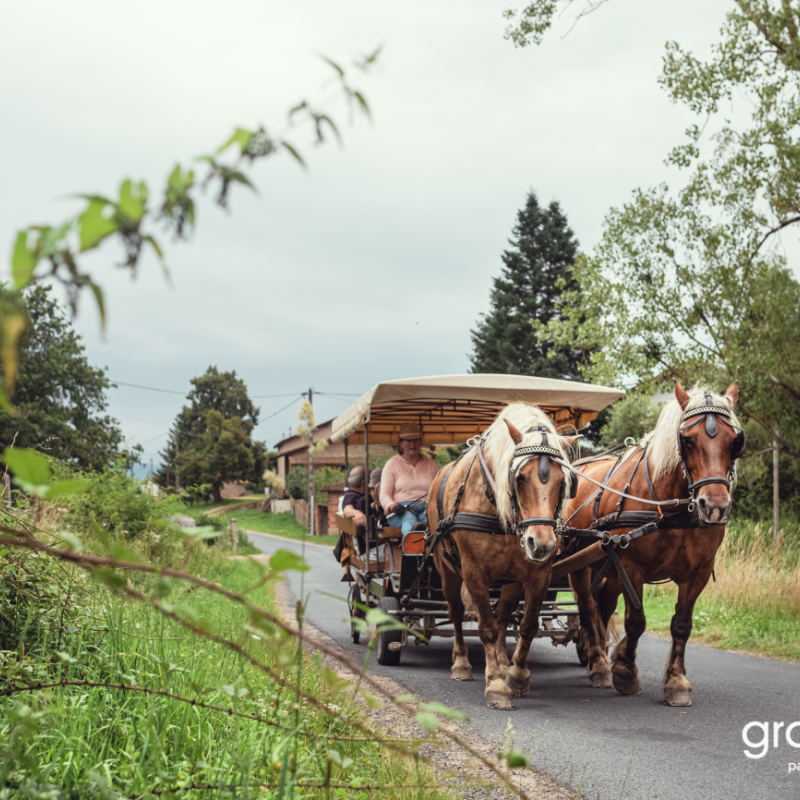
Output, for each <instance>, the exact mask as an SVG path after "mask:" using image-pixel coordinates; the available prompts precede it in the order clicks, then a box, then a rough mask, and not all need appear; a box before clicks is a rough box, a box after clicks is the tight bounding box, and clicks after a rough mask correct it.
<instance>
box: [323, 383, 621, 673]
mask: <svg viewBox="0 0 800 800" xmlns="http://www.w3.org/2000/svg"><path fill="white" fill-rule="evenodd" d="M622 396H624V393H623V392H621V391H619V390H616V389H609V388H607V387H602V386H592V385H590V384H583V383H577V382H573V381H561V380H555V379H549V378H536V377H529V376H519V375H455V376H439V377H432V378H412V379H407V380H401V381H387V382H385V383H380V384H378V385H377V386H375V387H373V389H371V390H370V391H369V392H367V394H365V395H364V396H363V397H362V398H360V399H359V400H358V401H356V403H354V404H353V405H352V406H351V407H350V409H348V410H347V411H346V412H344V414H341V415H340V416H339V417H337V418H336V419H335V420H334V421H333V433H332V436H331V441H332V442H341V441H343V442H344V443H345V452H347V444H348V442H351V443H352V442H357V439H358V438H361V434H362V433H363V442H364V462H365V466H366V470H367V475H369V444H370V440H372V441H373V442H375V441H376V440H378V441H379V442H389V443H394V442H395V441H396V438H397V434H398V432H399V427H400V425H401V424H402V423H407V422H412V423H414V424H416V425H418V426H419V429H420V430H421V431H422V434H423V443H426V444H435V445H440V446H441V445H448V444H450V445H452V444H464V443H466V442H467V440H469V439H471V438H472V437H474V436H476V435H480V434H482V433H483V432H484V431H485V429H486V428H488V427H489V425H490V424H491V423H492V422H493V421H494V419H495V417H496V416H497V414H498V413H499V412H500V411H501V410H502V408H503V407H504V406H506V405H508V404H509V403H513V402H519V401H524V402H532V403H536V404H537V405H538V406H539V407H540V408H541V409H542V410H543V411H545V413H547V414H548V415H549V416H551V418H552V419H553V420H554V422H555V423H556V425H557V426H559V427H560V428H561V429H562V430H563V429H564V428H568V429H569V430H566V431H565V433H567V432H575V431H579V430H581V429H583V428H585V426H586V425H587V424H588V423H589V422H590V421H591V420H592V419H594V418H595V417H596V416H597V414H598V413H599V412H600V411H601V410H602V409H603V408H605V407H606V406H608V405H610V404H611V403H612V402H614V401H615V400H617V399H619V398H621V397H622ZM356 437H357V438H356ZM348 466H349V464H348ZM371 505H372V504H371V502H367V503H366V518H367V520H366V523H367V524H366V525H365V526H363V527H362V526H357V525H356V524H355V521H354V520H353V519H352V518H348V517H344V516H342V515H340V514H337V516H336V524H337V528H338V529H339V531H340V532H341V533H342V535H343V536H344V538H345V545H346V547H347V548H348V550H349V556H348V559H347V563H346V565H345V574H344V576H343V577H342V580H343V581H346V582H348V583H349V584H350V589H349V592H348V607H349V611H350V618H351V621H350V626H351V640H352V641H353V642H354V643H358V641H359V640H360V635H361V628H362V627H363V625H362V624H361V623H360V622H358V620H360V619H363V618H364V616H365V613H366V612H365V610H364V609H365V608H376V607H377V608H381V609H382V610H383V611H384V612H385V613H386V614H388V615H389V616H391V617H393V618H395V619H397V620H399V621H401V622H402V623H404V625H405V627H406V629H404V630H398V629H389V630H383V631H380V632H379V633H378V637H377V647H376V650H377V653H376V656H377V660H378V662H379V663H380V664H385V665H396V664H399V663H400V658H401V654H402V651H403V649H404V648H405V647H407V646H408V644H409V639H410V638H413V640H414V643H415V645H420V644H423V643H424V644H427V643H428V642H429V641H430V640H431V639H432V638H433V637H441V638H452V637H453V635H454V631H453V628H452V623H451V621H450V618H449V615H448V610H447V602H446V600H445V599H444V595H443V593H442V586H441V578H440V576H439V574H438V572H437V571H436V568H435V566H434V564H433V560H432V559H431V558H429V557H427V545H428V544H429V542H431V541H432V537H431V535H430V532H429V531H427V530H425V531H412V532H411V533H409V534H407V535H406V537H405V539H403V540H402V542H401V543H398V542H397V539H398V537H400V531H399V529H398V528H391V527H388V526H385V525H383V526H382V525H381V524H380V520H379V518H378V516H377V515H376V513H375V511H374V510H373V509H372V508H371ZM476 535H480V534H476ZM358 538H361V540H362V541H363V544H364V552H363V553H361V552H358V551H357V548H356V540H357V539H358ZM501 589H502V585H501V584H495V585H494V586H493V587H492V588H491V590H490V596H491V600H492V604H493V605H494V604H495V603H496V602H497V600H498V599H499V597H500V592H501ZM565 593H568V594H567V597H568V598H569V599H564V595H565ZM523 610H524V608H523V601H520V603H519V604H518V606H517V608H516V609H515V610H514V612H513V613H512V616H511V620H510V622H509V628H508V633H509V634H510V635H511V636H514V637H516V636H518V635H519V624H520V621H521V619H522V615H523ZM409 630H410V631H411V632H412V636H411V637H409ZM536 635H537V638H548V639H550V640H551V642H552V644H553V645H554V646H557V645H564V646H566V645H568V644H569V643H570V642H575V645H576V648H577V652H578V658H579V660H580V662H581V663H582V664H585V663H586V661H585V659H586V654H585V652H584V649H583V643H582V638H581V636H580V623H579V620H578V609H577V601H576V600H575V597H574V594H573V593H572V590H571V588H570V585H569V580H568V576H567V574H566V572H564V571H562V574H561V575H559V576H558V577H557V578H555V579H554V580H553V581H552V582H551V586H550V590H549V591H548V593H547V595H546V597H545V601H544V602H543V604H542V608H541V610H540V614H539V629H538V631H537V634H536ZM464 636H465V637H477V636H478V630H477V627H475V626H473V625H465V626H464Z"/></svg>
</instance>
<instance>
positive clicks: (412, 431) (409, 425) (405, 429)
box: [398, 422, 422, 439]
mask: <svg viewBox="0 0 800 800" xmlns="http://www.w3.org/2000/svg"><path fill="white" fill-rule="evenodd" d="M398 438H399V439H421V438H422V431H421V430H420V429H419V428H418V427H417V426H416V425H415V424H414V423H413V422H404V423H403V424H402V425H401V426H400V436H399V437H398Z"/></svg>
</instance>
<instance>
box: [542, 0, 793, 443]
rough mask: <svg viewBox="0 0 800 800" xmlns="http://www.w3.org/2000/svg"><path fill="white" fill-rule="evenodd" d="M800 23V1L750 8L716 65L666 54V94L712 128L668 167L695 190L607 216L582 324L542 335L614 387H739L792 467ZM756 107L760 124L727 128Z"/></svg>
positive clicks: (574, 297) (579, 307) (577, 298)
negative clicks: (788, 244) (790, 237)
mask: <svg viewBox="0 0 800 800" xmlns="http://www.w3.org/2000/svg"><path fill="white" fill-rule="evenodd" d="M799 24H800V9H798V8H797V7H796V5H795V4H792V3H789V2H769V1H768V0H761V2H746V1H745V0H738V2H737V4H736V7H735V9H734V10H732V11H731V12H729V13H728V15H727V18H726V21H725V25H724V27H723V29H722V39H721V41H720V42H719V43H717V44H715V45H714V47H713V49H712V56H711V58H710V59H709V60H707V61H701V60H699V59H697V58H695V57H694V56H693V55H692V54H691V53H688V52H685V51H683V50H682V49H681V48H680V46H679V45H678V44H676V43H670V44H668V45H667V52H666V56H665V59H664V68H663V76H662V78H661V83H662V86H663V87H664V88H665V89H666V90H667V91H668V92H669V94H670V96H671V97H672V98H673V99H674V100H675V101H676V102H681V103H684V104H686V105H688V106H689V108H690V109H692V110H693V111H696V112H698V113H699V114H702V115H704V117H705V120H706V122H705V124H704V125H695V126H692V127H691V128H690V129H689V130H688V132H687V134H688V135H687V140H686V142H685V143H684V144H683V145H681V146H679V147H676V148H675V149H674V150H673V151H672V153H671V154H670V156H669V159H668V160H669V162H670V163H672V164H673V165H674V166H676V167H678V168H680V169H682V170H685V171H686V173H687V174H688V180H687V182H686V183H685V185H684V186H683V187H682V188H680V189H679V190H678V191H671V190H670V189H669V188H668V187H667V186H666V185H662V186H658V187H654V188H650V189H646V190H637V191H636V192H635V193H634V196H633V200H632V201H631V202H630V203H629V204H627V205H625V206H624V207H623V208H622V209H612V210H611V211H610V212H609V213H608V215H607V217H606V225H605V230H604V234H603V238H602V241H601V243H600V244H599V246H598V247H597V248H596V250H595V252H594V253H593V254H592V255H591V256H587V257H583V258H579V259H578V261H577V263H576V266H575V269H574V274H575V277H576V278H577V279H578V282H579V284H580V286H581V287H582V293H581V294H580V295H578V293H576V292H572V293H570V292H567V293H566V295H565V298H564V299H565V300H566V305H565V308H564V311H565V315H566V317H567V319H568V321H567V322H564V321H563V320H559V321H556V322H554V323H551V324H550V325H548V326H547V327H546V328H542V329H541V330H540V333H541V335H542V337H543V338H544V339H546V340H548V341H549V340H552V339H555V340H556V341H558V342H561V343H574V342H576V341H577V342H579V343H581V344H582V345H583V346H584V347H587V348H592V349H595V350H596V353H595V355H594V357H593V359H592V363H591V366H590V369H589V370H588V373H587V374H588V376H589V377H591V378H594V379H599V380H601V381H610V380H614V379H616V380H621V379H622V378H623V377H624V378H626V379H627V380H631V379H633V380H637V381H640V382H649V383H650V385H653V386H654V385H657V384H659V383H661V382H662V381H663V380H664V378H665V377H667V376H671V375H675V376H679V377H681V378H682V379H684V380H687V381H690V382H691V381H692V380H695V379H704V380H706V381H709V380H712V381H713V380H714V379H718V382H719V383H720V385H725V384H727V383H729V382H730V380H731V379H732V378H736V379H738V380H739V382H740V384H739V396H740V407H741V410H742V411H743V412H744V414H745V415H746V416H748V417H749V418H750V419H752V420H753V421H754V422H755V423H757V424H758V425H759V426H760V427H761V428H762V430H763V431H764V432H765V434H767V436H768V438H769V439H773V438H774V439H775V440H776V441H777V442H778V445H779V447H780V448H781V449H782V450H783V452H784V453H786V454H789V455H792V456H800V284H799V283H798V281H797V279H796V277H795V275H794V274H793V272H792V270H791V269H790V268H789V265H788V263H787V260H786V256H785V254H784V251H783V248H782V247H781V244H780V240H779V235H780V234H781V233H783V235H787V234H789V233H790V232H791V231H792V226H796V224H797V223H798V222H800V157H798V154H800V38H798V25H799ZM742 96H743V97H745V98H746V99H747V100H748V109H749V116H748V117H747V118H744V119H741V118H740V119H737V120H733V119H727V118H725V117H724V116H723V114H722V112H723V109H724V108H725V107H726V105H727V101H729V100H732V99H733V98H734V97H742ZM712 126H713V127H712ZM709 129H712V130H714V131H715V136H714V137H713V144H710V145H709V144H707V143H706V139H707V136H705V137H704V135H703V130H706V131H708V130H709Z"/></svg>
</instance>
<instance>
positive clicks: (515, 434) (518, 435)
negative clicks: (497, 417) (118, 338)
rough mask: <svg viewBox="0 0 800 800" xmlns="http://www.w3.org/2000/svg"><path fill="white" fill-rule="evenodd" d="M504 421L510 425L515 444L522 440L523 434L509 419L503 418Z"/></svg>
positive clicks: (509, 431)
mask: <svg viewBox="0 0 800 800" xmlns="http://www.w3.org/2000/svg"><path fill="white" fill-rule="evenodd" d="M503 422H505V423H506V425H508V433H509V435H510V436H511V438H512V439H513V440H514V444H519V443H520V442H521V441H522V434H521V433H520V432H519V431H518V430H517V429H516V428H515V427H514V426H513V425H512V424H511V423H510V422H509V421H508V420H507V419H505V420H503Z"/></svg>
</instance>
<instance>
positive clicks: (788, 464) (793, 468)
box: [733, 421, 800, 527]
mask: <svg viewBox="0 0 800 800" xmlns="http://www.w3.org/2000/svg"><path fill="white" fill-rule="evenodd" d="M745 432H746V434H747V449H748V451H749V453H751V454H752V455H748V456H747V457H746V458H744V459H742V460H741V461H740V462H739V464H738V467H737V483H736V489H735V491H734V495H733V517H734V519H736V520H744V519H748V520H752V521H754V522H757V521H758V520H760V519H762V518H763V517H765V516H767V515H768V514H769V511H768V509H771V507H772V492H773V478H772V455H773V454H772V452H771V451H770V452H766V453H759V451H761V450H764V449H766V448H769V447H771V446H772V438H771V437H770V436H769V434H767V433H766V431H764V429H763V428H761V427H760V426H759V425H758V424H757V423H755V422H753V421H750V422H747V423H746V424H745ZM756 453H759V455H755V454H756ZM778 470H779V474H780V479H779V481H778V489H779V496H780V518H781V527H786V526H787V525H789V524H791V521H792V520H794V521H800V459H798V458H794V457H792V456H790V455H787V454H786V453H779V454H778Z"/></svg>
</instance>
